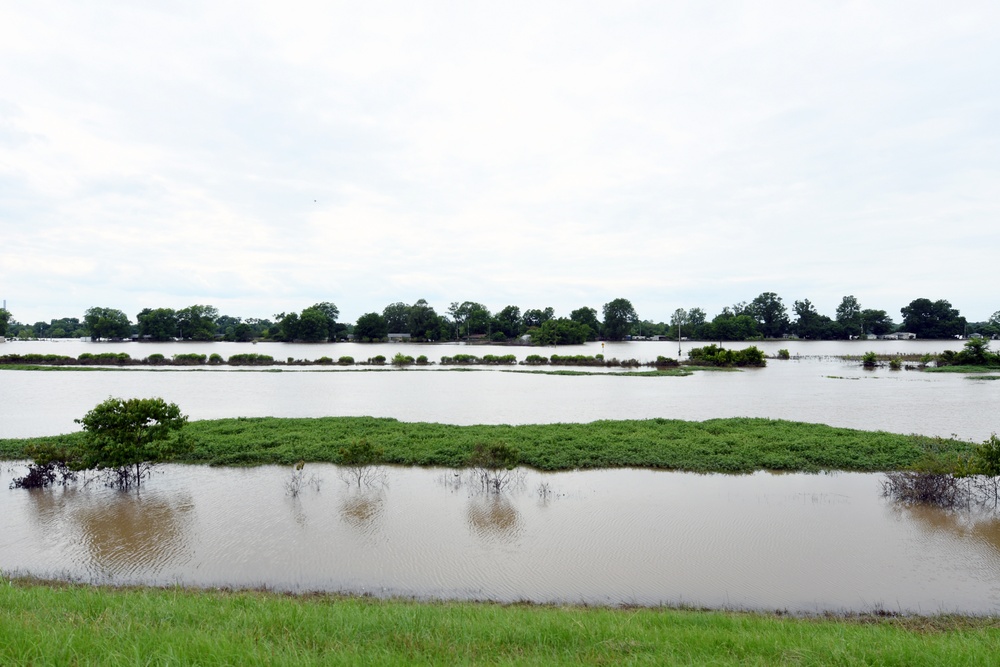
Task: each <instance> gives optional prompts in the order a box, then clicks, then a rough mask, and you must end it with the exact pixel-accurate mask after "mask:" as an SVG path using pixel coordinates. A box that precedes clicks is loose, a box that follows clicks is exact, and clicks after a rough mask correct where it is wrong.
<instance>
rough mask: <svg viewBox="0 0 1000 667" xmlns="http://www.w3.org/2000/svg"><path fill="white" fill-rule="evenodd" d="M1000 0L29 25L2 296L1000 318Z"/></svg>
mask: <svg viewBox="0 0 1000 667" xmlns="http://www.w3.org/2000/svg"><path fill="white" fill-rule="evenodd" d="M998 13H1000V11H998V9H997V8H996V7H995V6H994V5H993V4H992V3H986V2H971V3H962V4H961V6H958V7H945V6H943V5H940V4H939V3H937V4H932V3H923V4H922V3H917V4H914V3H879V4H878V5H876V6H867V5H852V4H846V5H845V4H843V3H809V4H802V3H792V2H788V3H771V4H768V5H760V4H759V3H738V2H733V3H722V4H718V3H716V4H713V5H711V6H709V5H705V4H704V3H686V4H685V3H669V4H664V3H632V4H626V5H621V6H614V7H612V6H602V5H590V6H586V5H580V4H578V3H557V4H548V5H542V6H538V5H537V4H532V5H528V4H522V5H519V4H517V3H514V4H505V5H504V6H503V7H499V6H496V5H482V6H477V5H467V4H466V5H461V4H460V5H454V4H445V3H441V4H437V3H421V4H420V5H418V6H413V5H411V4H408V3H368V4H364V5H357V4H355V3H308V2H292V3H284V4H282V5H280V6H279V5H274V4H272V3H256V4H255V3H232V4H229V3H213V4H212V5H211V6H210V7H208V8H206V7H204V6H203V5H202V4H198V3H192V4H187V5H184V4H181V5H174V4H169V5H167V4H164V5H159V6H155V7H153V8H147V7H146V6H143V7H141V8H140V7H123V6H121V5H120V4H117V3H100V2H98V3H88V4H87V5H85V6H84V5H78V4H74V3H58V2H57V3H54V4H48V5H45V6H41V5H32V4H26V5H25V4H22V5H21V6H17V7H12V8H8V9H7V10H5V21H4V22H3V25H2V26H0V56H2V57H0V80H2V81H4V82H5V85H4V86H3V87H2V89H0V234H2V237H3V243H2V244H0V292H2V296H3V297H5V298H7V299H8V302H9V305H10V307H11V309H12V310H13V312H14V314H15V317H17V318H18V319H20V320H26V321H34V320H35V319H48V318H52V317H60V316H73V315H79V314H80V313H82V311H83V310H85V309H86V308H87V307H89V306H91V305H98V304H101V305H110V306H113V307H118V308H121V309H123V310H125V311H126V312H128V313H130V314H132V315H134V313H135V312H138V310H140V309H141V308H143V307H146V306H160V305H164V306H173V307H181V306H185V305H189V304H191V303H212V304H215V305H217V306H219V307H220V308H221V309H222V310H223V311H224V312H231V313H233V314H237V315H243V316H270V315H272V314H273V313H274V312H276V311H279V310H289V309H300V308H302V307H304V306H306V305H309V304H311V303H314V302H316V301H319V300H332V301H334V302H336V303H337V304H338V305H340V307H341V311H342V313H343V316H344V317H345V318H346V319H354V318H356V317H357V316H358V315H360V314H362V313H363V312H366V311H370V310H378V309H381V308H382V307H383V306H384V305H385V304H386V303H389V302H391V301H397V300H403V301H407V302H413V301H415V300H416V299H418V298H421V297H423V298H427V299H428V300H430V301H431V302H432V304H434V305H436V306H437V307H438V308H439V310H444V309H445V308H446V307H447V303H448V302H450V301H455V300H457V301H461V300H465V299H473V300H477V301H482V302H484V303H486V304H487V305H488V306H490V307H492V308H500V307H502V306H503V305H506V304H508V303H514V304H517V305H521V306H523V307H530V306H539V307H541V306H544V305H553V306H555V307H556V309H557V311H559V312H561V313H566V312H568V311H569V310H570V309H572V308H576V307H579V306H581V305H590V306H593V307H596V308H600V306H601V304H603V303H604V302H606V301H608V300H610V299H612V298H615V297H618V296H626V297H628V298H630V299H631V300H632V301H633V303H635V304H636V306H637V308H638V310H639V313H640V315H642V316H643V317H646V318H649V319H653V320H665V319H667V318H668V317H669V313H671V312H672V311H673V309H674V308H677V307H682V306H683V307H692V306H701V307H703V308H705V309H706V310H708V311H709V313H713V312H717V311H718V310H719V309H720V308H721V307H722V306H724V305H727V304H731V303H733V302H735V301H740V300H748V299H752V298H753V297H754V296H756V295H757V294H758V293H760V292H762V291H776V292H778V293H779V294H780V295H781V296H782V297H784V299H785V300H786V302H788V303H791V301H793V300H795V299H801V298H809V299H810V300H812V301H813V302H814V303H815V304H816V305H817V307H818V308H819V309H820V310H821V312H826V313H828V314H832V313H833V309H834V308H835V307H836V305H837V303H839V300H840V297H841V296H843V295H844V294H855V295H857V296H858V297H859V299H860V300H861V301H862V304H863V305H864V306H866V307H874V308H883V309H885V310H887V311H889V312H890V314H896V313H898V309H899V308H900V307H901V306H903V305H906V304H907V303H909V301H911V300H912V299H914V298H917V297H924V296H926V297H928V298H935V299H936V298H947V299H949V300H951V301H952V303H953V304H954V305H955V306H957V307H959V308H961V309H962V311H963V314H966V315H967V316H968V317H969V318H970V319H973V320H975V319H985V318H986V317H988V316H989V315H990V314H991V313H992V312H994V311H995V310H997V309H1000V303H997V301H996V298H995V296H994V291H993V290H992V289H991V288H990V284H989V278H990V277H991V276H989V274H987V273H986V270H985V269H986V267H988V266H992V264H993V263H994V262H993V258H992V254H993V251H994V249H995V248H997V247H1000V231H998V229H1000V228H998V226H997V224H996V222H995V221H996V220H997V219H998V213H1000V203H998V201H997V198H996V196H995V193H996V192H997V191H1000V188H998V186H1000V169H998V166H1000V165H998V161H1000V158H998V157H997V156H998V155H1000V151H998V150H997V149H998V148H1000V146H998V144H1000V135H998V130H997V129H996V126H995V122H994V119H995V118H996V117H997V116H998V111H1000V109H998V107H1000V99H998V98H1000V93H998V92H997V90H996V86H995V85H993V84H992V80H993V78H994V76H993V73H995V71H996V68H997V65H998V64H1000V63H998V60H1000V46H998V45H997V42H996V40H995V36H994V35H993V32H992V30H991V27H992V26H995V25H996V24H997V19H998V18H1000V16H998Z"/></svg>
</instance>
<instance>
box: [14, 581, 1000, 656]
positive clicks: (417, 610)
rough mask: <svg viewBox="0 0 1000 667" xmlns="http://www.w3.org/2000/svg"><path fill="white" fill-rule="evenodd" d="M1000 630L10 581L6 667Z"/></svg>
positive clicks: (620, 650) (923, 648)
mask: <svg viewBox="0 0 1000 667" xmlns="http://www.w3.org/2000/svg"><path fill="white" fill-rule="evenodd" d="M998 652H1000V628H998V621H997V619H995V618H992V619H991V618H981V619H976V618H960V617H940V618H875V617H858V618H835V617H834V618H814V619H810V618H791V617H782V616H775V615H767V614H749V613H728V612H703V611H682V610H665V609H607V608H580V607H551V606H528V605H514V606H501V605H494V604H482V603H457V602H435V603H418V602H412V601H400V600H388V601H386V600H376V599H372V598H345V597H339V596H327V595H323V596H305V597H292V596H284V595H276V594H267V593H260V592H253V591H244V592H229V591H190V590H180V589H111V588H94V587H87V586H75V585H59V584H52V585H50V584H41V583H35V582H29V581H19V580H15V581H12V582H7V581H4V582H2V585H0V663H2V664H32V665H76V664H79V665H137V664H142V665H172V664H199V665H274V664H281V665H296V664H303V665H316V664H319V665H360V664H366V665H374V664H385V665H396V664H472V663H474V664H524V665H559V664H581V663H583V664H603V665H617V664H656V665H688V664H697V665H709V664H710V665H831V664H836V665H900V666H903V665H906V666H908V667H913V666H915V665H945V664H947V665H986V664H993V663H994V661H995V659H996V656H997V655H998Z"/></svg>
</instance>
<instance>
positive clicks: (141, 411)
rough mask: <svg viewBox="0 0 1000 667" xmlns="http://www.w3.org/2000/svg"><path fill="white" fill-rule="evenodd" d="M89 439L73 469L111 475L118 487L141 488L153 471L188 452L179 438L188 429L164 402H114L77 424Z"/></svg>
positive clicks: (174, 407)
mask: <svg viewBox="0 0 1000 667" xmlns="http://www.w3.org/2000/svg"><path fill="white" fill-rule="evenodd" d="M76 422H77V423H78V424H82V425H83V430H84V431H85V434H86V437H85V438H84V441H83V443H82V444H81V445H80V447H79V449H78V451H77V452H76V456H75V460H74V461H73V467H74V468H77V469H81V470H85V469H97V470H107V471H108V472H109V473H110V474H111V482H112V483H113V484H114V485H115V486H119V487H121V488H128V487H130V486H132V485H133V484H134V485H135V486H137V487H138V486H139V484H141V483H142V479H143V478H144V477H148V476H149V472H150V470H151V468H152V466H153V465H154V464H156V463H159V462H162V461H165V460H167V459H169V458H171V457H172V456H174V455H176V454H179V453H182V452H183V451H186V450H187V449H188V445H187V444H186V443H185V442H184V440H182V439H181V438H179V437H176V436H175V434H174V432H175V431H179V430H180V429H181V427H183V426H184V424H185V423H187V417H186V416H185V415H182V414H181V410H180V408H179V407H177V404H175V403H167V402H166V401H164V400H163V399H162V398H128V399H123V398H109V399H108V400H106V401H104V402H103V403H101V404H99V405H97V407H95V408H94V409H93V410H91V411H90V412H88V413H87V414H86V415H84V416H83V418H82V419H77V420H76Z"/></svg>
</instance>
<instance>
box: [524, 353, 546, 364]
mask: <svg viewBox="0 0 1000 667" xmlns="http://www.w3.org/2000/svg"><path fill="white" fill-rule="evenodd" d="M523 363H524V365H525V366H544V365H545V364H547V363H549V360H548V358H546V357H543V356H542V355H540V354H529V355H528V356H527V357H525V358H524V362H523Z"/></svg>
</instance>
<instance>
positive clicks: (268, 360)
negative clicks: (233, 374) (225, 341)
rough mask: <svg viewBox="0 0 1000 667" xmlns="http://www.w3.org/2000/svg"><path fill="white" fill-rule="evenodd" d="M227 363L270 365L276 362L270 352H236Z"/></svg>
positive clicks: (235, 364) (231, 364)
mask: <svg viewBox="0 0 1000 667" xmlns="http://www.w3.org/2000/svg"><path fill="white" fill-rule="evenodd" d="M226 363H228V364H229V365H230V366H270V365H273V364H274V357H272V356H271V355H269V354H253V353H249V354H234V355H233V356H231V357H229V361H228V362H226Z"/></svg>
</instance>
